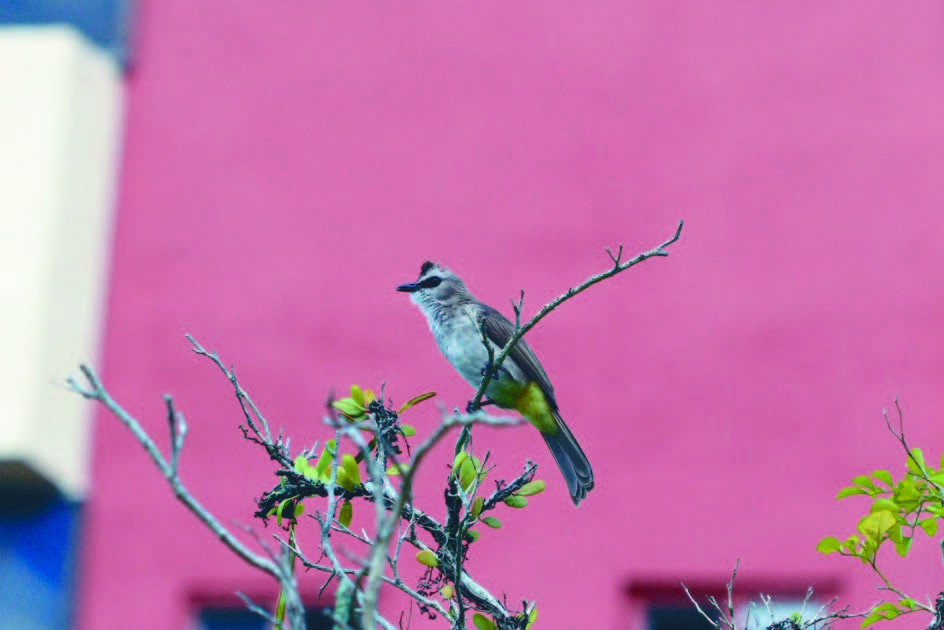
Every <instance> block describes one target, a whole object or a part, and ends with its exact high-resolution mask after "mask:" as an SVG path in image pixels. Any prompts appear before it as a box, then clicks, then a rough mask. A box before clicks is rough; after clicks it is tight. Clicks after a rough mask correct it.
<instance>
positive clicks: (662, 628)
mask: <svg viewBox="0 0 944 630" xmlns="http://www.w3.org/2000/svg"><path fill="white" fill-rule="evenodd" d="M709 614H710V613H709ZM648 628H649V630H714V628H713V627H712V625H711V624H710V623H708V620H707V619H705V618H704V617H703V616H702V614H701V613H700V612H698V611H697V610H695V607H694V606H692V605H691V604H689V605H688V606H686V605H684V604H678V605H659V606H655V605H654V606H650V607H649V626H648Z"/></svg>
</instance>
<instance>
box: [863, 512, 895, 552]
mask: <svg viewBox="0 0 944 630" xmlns="http://www.w3.org/2000/svg"><path fill="white" fill-rule="evenodd" d="M895 523H896V519H895V515H894V514H892V513H891V512H889V511H887V510H882V511H881V512H873V513H872V514H869V515H868V516H866V517H865V518H863V519H862V520H860V521H859V524H858V530H859V531H860V532H861V533H862V535H863V536H865V537H866V538H867V539H869V540H871V541H874V542H875V543H876V544H878V542H879V541H880V540H881V539H882V536H884V535H885V532H887V531H888V530H889V529H891V527H892V526H893V525H894V524H895Z"/></svg>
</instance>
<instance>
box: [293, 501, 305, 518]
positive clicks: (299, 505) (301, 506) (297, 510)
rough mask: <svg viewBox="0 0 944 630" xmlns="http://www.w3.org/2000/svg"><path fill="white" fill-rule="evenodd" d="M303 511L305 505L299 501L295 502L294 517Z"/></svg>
mask: <svg viewBox="0 0 944 630" xmlns="http://www.w3.org/2000/svg"><path fill="white" fill-rule="evenodd" d="M304 511H305V505H304V504H303V503H302V502H301V501H299V502H298V503H296V504H295V518H298V517H299V516H301V515H302V513H303V512H304Z"/></svg>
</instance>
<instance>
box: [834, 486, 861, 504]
mask: <svg viewBox="0 0 944 630" xmlns="http://www.w3.org/2000/svg"><path fill="white" fill-rule="evenodd" d="M868 493H869V491H868V490H865V489H864V488H858V487H856V486H848V487H846V488H843V489H842V490H840V491H839V494H837V495H836V500H837V501H838V500H839V499H845V498H846V497H851V496H852V495H854V494H868Z"/></svg>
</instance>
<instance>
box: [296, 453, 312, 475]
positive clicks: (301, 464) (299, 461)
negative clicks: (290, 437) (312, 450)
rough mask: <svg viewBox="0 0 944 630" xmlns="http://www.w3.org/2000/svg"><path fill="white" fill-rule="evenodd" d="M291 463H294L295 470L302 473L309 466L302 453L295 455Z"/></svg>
mask: <svg viewBox="0 0 944 630" xmlns="http://www.w3.org/2000/svg"><path fill="white" fill-rule="evenodd" d="M293 463H294V465H295V470H297V471H298V472H300V473H302V474H303V475H304V474H305V471H306V470H308V468H309V466H308V460H307V459H306V458H305V457H304V456H303V455H299V456H298V457H296V458H295V461H294V462H293Z"/></svg>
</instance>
